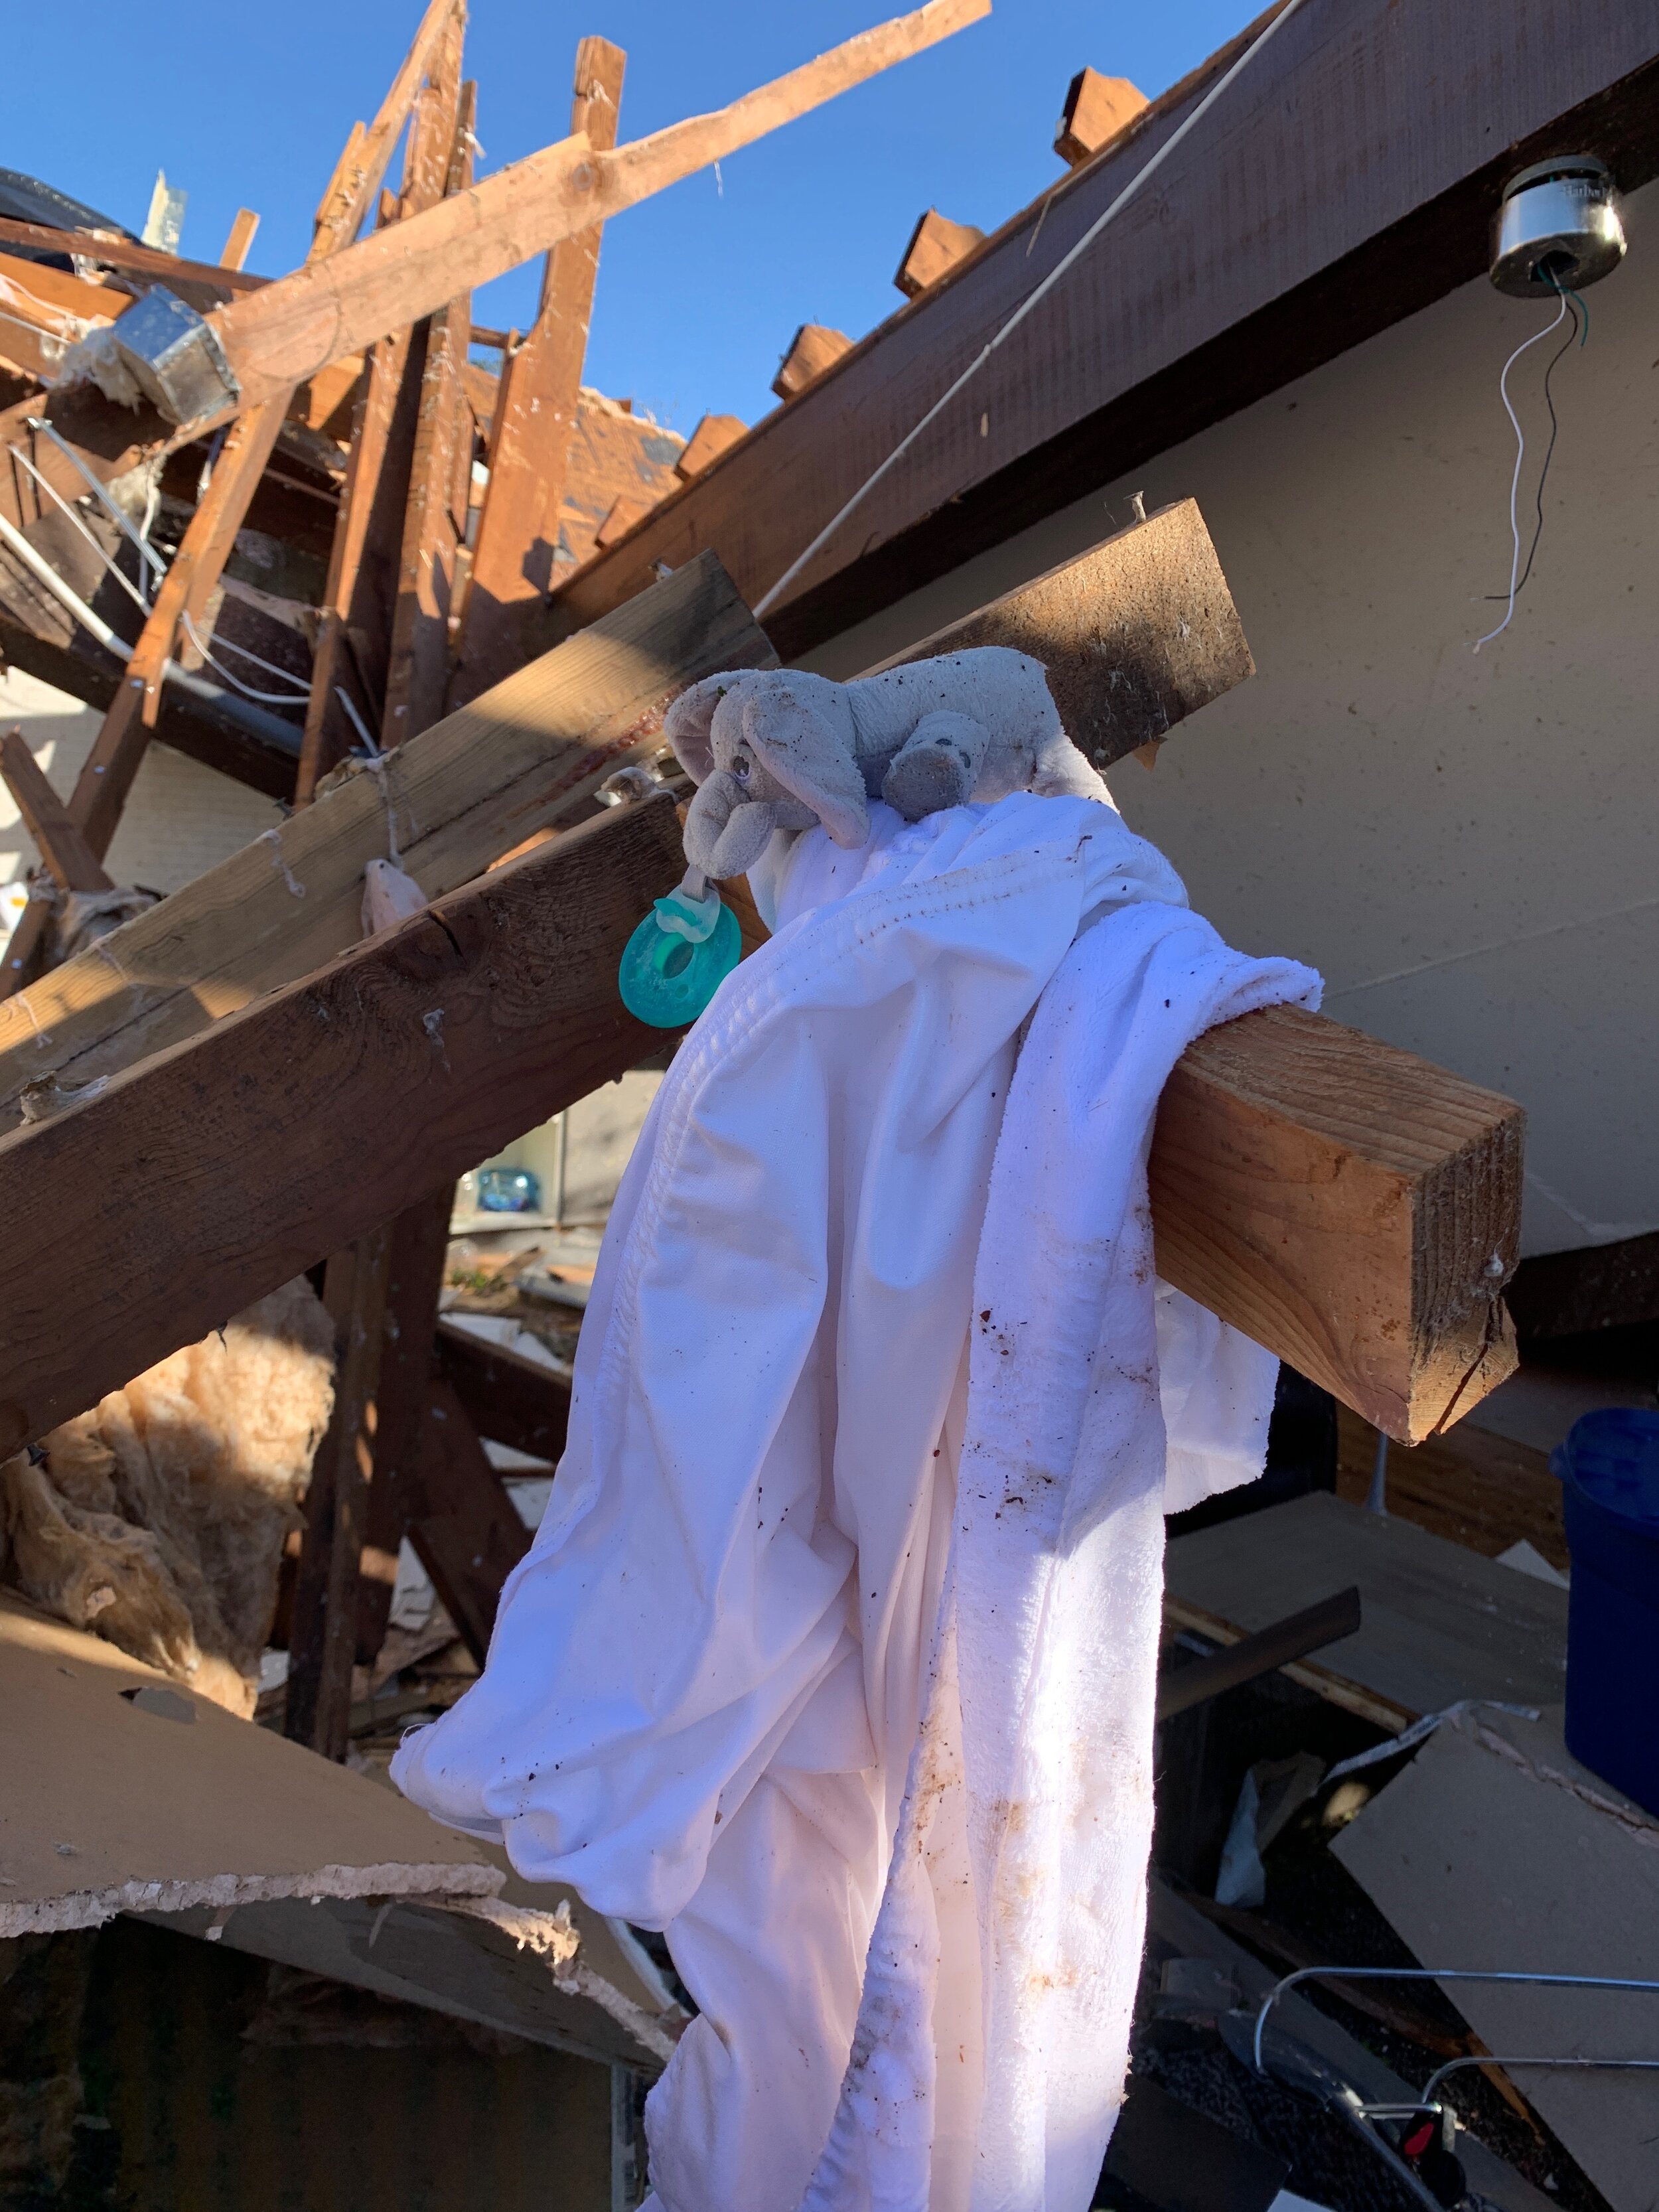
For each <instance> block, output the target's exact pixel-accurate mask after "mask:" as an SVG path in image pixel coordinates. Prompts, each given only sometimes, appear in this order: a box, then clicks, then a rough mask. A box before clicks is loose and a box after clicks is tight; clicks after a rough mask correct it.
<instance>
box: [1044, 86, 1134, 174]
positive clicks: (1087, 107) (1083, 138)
mask: <svg viewBox="0 0 1659 2212" xmlns="http://www.w3.org/2000/svg"><path fill="white" fill-rule="evenodd" d="M1148 105H1149V103H1148V101H1147V98H1146V94H1145V93H1144V92H1142V91H1141V89H1140V88H1139V85H1134V84H1131V83H1130V82H1129V80H1128V78H1127V76H1102V75H1101V73H1100V71H1099V70H1092V69H1080V70H1079V71H1078V73H1077V75H1076V76H1074V77H1073V79H1072V82H1071V83H1070V85H1069V86H1068V87H1067V88H1066V106H1065V108H1064V109H1063V111H1062V112H1061V114H1060V128H1059V130H1058V131H1056V132H1055V134H1054V151H1055V153H1056V154H1058V155H1059V156H1060V160H1061V161H1065V162H1066V163H1067V164H1069V166H1070V167H1073V168H1076V167H1077V166H1078V164H1079V162H1080V161H1092V160H1093V159H1094V157H1095V155H1097V154H1098V153H1099V152H1100V150H1101V149H1102V148H1103V147H1104V146H1109V145H1110V143H1111V142H1112V140H1113V139H1114V138H1115V137H1117V135H1118V133H1119V132H1120V131H1126V130H1127V128H1128V126H1129V125H1130V124H1132V123H1133V121H1134V119H1135V118H1136V117H1137V116H1138V115H1144V114H1145V113H1146V109H1147V106H1148Z"/></svg>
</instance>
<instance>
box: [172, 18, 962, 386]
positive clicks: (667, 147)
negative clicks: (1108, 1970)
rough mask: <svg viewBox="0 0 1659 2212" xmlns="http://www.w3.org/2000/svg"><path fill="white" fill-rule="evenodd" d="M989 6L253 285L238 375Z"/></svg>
mask: <svg viewBox="0 0 1659 2212" xmlns="http://www.w3.org/2000/svg"><path fill="white" fill-rule="evenodd" d="M989 12H990V0H927V5H926V6H924V7H921V8H919V9H915V11H914V12H913V13H912V14H910V15H901V16H898V17H896V18H895V19H894V20H893V21H890V22H888V23H884V24H881V25H879V26H878V27H877V28H875V29H874V30H870V31H866V32H863V33H860V35H859V36H858V37H857V38H854V39H849V40H847V41H846V43H845V44H844V45H842V46H836V47H834V48H832V50H831V51H830V52H828V53H825V54H820V55H819V56H818V58H817V60H816V61H811V62H808V63H806V64H805V65H804V66H803V67H802V68H800V69H798V70H791V71H790V73H789V74H788V75H787V76H781V77H779V78H777V79H776V80H775V82H772V83H770V84H767V85H763V86H761V87H760V88H758V89H757V90H756V91H754V92H751V93H748V94H744V97H743V98H742V99H741V100H734V101H732V104H731V106H729V107H723V108H720V109H717V110H716V111H715V112H714V113H712V114H709V115H696V116H691V117H689V118H687V119H686V120H685V121H684V122H681V123H676V124H671V125H670V126H669V127H668V128H667V129H666V130H664V131H656V132H654V133H653V135H652V136H651V137H647V138H636V139H635V140H634V141H633V142H632V143H630V144H629V145H626V146H618V147H617V148H616V149H615V150H614V151H612V152H611V153H608V154H603V153H595V152H594V150H593V149H592V147H591V146H590V145H589V144H588V143H587V142H586V139H585V138H575V139H571V138H566V139H563V140H562V141H560V142H559V143H558V144H556V145H554V146H550V147H546V148H544V149H543V151H542V152H540V153H538V154H532V155H530V156H529V157H528V159H527V160H525V161H517V162H514V163H513V164H512V165H511V166H510V167H507V168H504V169H498V170H496V171H495V173H494V174H493V175H491V176H488V177H485V178H484V179H483V181H482V182H481V183H479V184H477V185H474V186H473V188H472V190H471V191H470V192H468V193H466V194H465V196H464V197H461V198H459V199H457V200H454V201H444V202H442V203H441V204H439V205H438V206H436V207H435V208H430V209H428V210H427V212H426V213H425V214H424V215H422V216H419V217H418V218H416V222H417V224H418V228H410V230H409V231H408V232H407V233H403V232H399V233H398V234H396V235H392V234H388V233H386V232H385V231H380V232H377V233H375V234H374V235H373V236H371V237H368V238H365V239H363V240H361V241H360V242H359V243H358V244H356V246H351V247H349V249H348V250H347V251H346V252H343V253H341V254H338V255H336V256H335V257H334V258H333V259H332V260H331V261H327V262H323V263H313V264H309V265H307V267H306V268H304V269H301V270H296V271H295V273H294V274H293V275H292V276H281V277H278V278H277V279H276V282H275V283H271V284H267V285H266V286H264V289H262V290H260V291H258V292H254V293H249V294H247V295H245V296H244V297H242V298H241V299H240V300H237V301H233V302H232V303H231V304H230V305H229V306H228V307H222V308H219V309H217V310H216V312H215V313H214V315H213V316H212V317H211V318H210V320H211V321H212V323H213V325H214V327H215V329H216V332H217V335H218V338H219V342H220V343H221V345H222V347H223V349H224V351H225V356H226V358H227V360H228V362H229V364H230V367H231V368H232V370H233V372H234V374H235V376H236V378H237V380H238V382H239V384H240V387H241V392H242V399H241V404H242V405H243V406H244V407H252V406H258V404H260V402H261V401H263V400H264V399H266V398H270V395H271V393H272V392H275V391H276V390H279V389H283V388H287V387H289V386H294V385H296V384H302V383H304V381H305V380H306V379H307V377H311V376H314V375H315V374H317V372H318V370H319V369H320V368H326V367H327V365H328V363H329V362H331V361H337V360H339V359H340V357H341V356H342V355H344V354H348V353H360V352H362V349H364V348H365V347H366V346H368V345H370V344H372V343H374V340H375V339H376V338H378V337H384V336H385V334H386V332H387V331H394V330H397V329H399V328H400V327H401V326H402V325H404V324H405V323H410V322H413V321H416V320H418V319H419V318H420V317H422V316H423V315H429V314H432V313H435V310H436V309H438V308H439V307H442V306H443V305H444V303H445V301H448V300H453V299H455V298H457V297H458V296H459V295H460V294H461V293H462V292H464V291H468V290H476V289H478V288H480V287H481V286H483V285H484V284H486V283H489V281H490V279H491V278H492V277H495V276H503V275H505V273H506V272H507V270H509V269H515V268H517V267H518V266H519V265H520V263H521V262H524V261H527V260H529V259H530V258H531V257H532V255H534V254H537V253H542V252H546V251H547V250H548V249H549V248H550V247H551V246H556V245H557V244H558V243H559V241H560V240H562V239H565V238H569V237H572V236H574V235H575V234H577V233H578V232H580V231H584V230H587V229H590V228H592V226H593V224H595V223H596V222H606V221H608V220H609V219H610V217H611V216H613V215H617V214H620V213H621V211H622V210H623V209H624V208H628V207H633V206H635V205H637V204H638V203H639V202H640V201H641V200H644V199H648V198H650V197H652V196H653V194H654V193H657V192H659V191H665V190H666V189H667V188H668V186H669V185H673V184H677V183H678V182H679V180H680V179H681V178H683V177H688V176H691V175H693V174H695V173H696V171H697V170H699V169H703V168H707V167H708V166H709V165H710V163H712V162H714V161H720V160H723V159H724V158H726V156H727V155H732V154H735V153H736V152H737V151H738V149H739V148H740V147H744V146H747V145H750V144H752V143H754V141H755V140H756V139H757V138H761V137H765V136H766V135H767V133H768V132H769V131H775V130H777V129H779V128H780V127H781V125H783V124H785V123H788V122H792V121H793V120H794V118H796V117H797V116H800V115H805V114H808V113H810V112H811V110H812V109H814V108H817V107H821V106H823V104H824V102H825V101H826V100H833V99H834V98H835V97H836V94H838V93H842V92H846V91H848V89H850V88H851V87H853V86H854V85H855V84H861V83H863V82H866V79H868V78H870V77H872V76H878V75H879V74H880V72H881V71H882V70H885V69H890V68H891V67H892V66H893V64H895V63H896V62H900V61H903V60H905V59H907V58H908V57H909V56H910V55H912V54H916V53H920V52H922V51H923V50H924V48H926V47H928V46H933V45H936V44H937V43H938V41H939V40H941V39H944V38H948V37H949V36H950V35H951V33H953V32H955V31H959V30H961V29H962V28H963V27H964V26H965V25H967V24H969V23H973V22H977V21H979V20H980V19H981V17H982V16H984V15H988V14H989Z"/></svg>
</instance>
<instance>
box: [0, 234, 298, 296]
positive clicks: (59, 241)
mask: <svg viewBox="0 0 1659 2212" xmlns="http://www.w3.org/2000/svg"><path fill="white" fill-rule="evenodd" d="M3 246H28V247H31V248H32V249H33V251H35V252H44V253H65V254H74V255H76V256H77V257H78V258H80V259H82V260H84V261H94V262H96V263H97V264H98V265H99V266H100V268H103V269H116V270H125V271H126V272H128V273H130V274H131V275H132V276H147V277H149V279H150V281H151V282H152V283H163V284H165V285H167V288H168V289H169V290H170V291H175V292H177V293H178V295H179V298H180V299H181V300H186V301H189V303H190V305H191V307H195V308H196V309H197V313H202V312H204V309H205V308H207V307H216V306H218V305H219V304H220V303H221V302H222V301H224V300H226V299H234V297H235V295H237V293H239V292H257V291H258V290H259V289H260V288H261V287H262V286H263V285H265V284H268V283H270V278H269V277H268V276H247V275H246V274H245V273H244V272H243V271H242V270H237V269H227V268H225V267H224V266H222V264H219V263H216V262H212V261H185V260H184V259H182V258H179V256H178V255H176V254H172V253H163V252H161V250H160V248H159V247H157V246H140V245H139V243H138V241H137V239H125V238H112V237H110V236H109V235H108V234H107V233H106V232H103V231H96V230H90V231H89V230H59V229H58V228H55V227H54V226H53V225H52V224H51V223H46V222H14V221H13V219H12V218H11V217H10V216H0V247H3ZM137 289H140V290H143V289H145V288H144V287H143V286H142V285H141V286H139V287H137ZM117 296H118V295H117Z"/></svg>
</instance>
